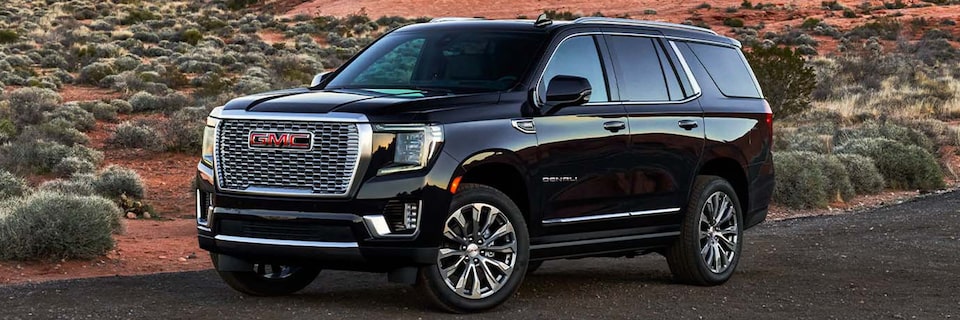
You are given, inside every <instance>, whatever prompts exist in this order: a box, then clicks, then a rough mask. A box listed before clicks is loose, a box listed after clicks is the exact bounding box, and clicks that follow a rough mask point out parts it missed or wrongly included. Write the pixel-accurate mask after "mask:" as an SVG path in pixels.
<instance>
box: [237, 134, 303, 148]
mask: <svg viewBox="0 0 960 320" xmlns="http://www.w3.org/2000/svg"><path fill="white" fill-rule="evenodd" d="M249 146H250V147H251V148H263V149H294V150H310V149H311V148H313V134H312V133H309V132H257V131H253V132H250V140H249Z"/></svg>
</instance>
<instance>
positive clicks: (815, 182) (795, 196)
mask: <svg viewBox="0 0 960 320" xmlns="http://www.w3.org/2000/svg"><path fill="white" fill-rule="evenodd" d="M817 159H818V157H817V154H816V153H813V152H805V151H786V152H774V154H773V161H774V163H775V165H776V167H777V175H776V180H777V181H776V185H775V186H774V188H773V201H774V202H776V203H778V204H781V205H784V206H787V207H789V208H797V209H804V208H822V207H825V206H827V204H828V203H829V200H830V199H829V195H828V193H827V191H826V190H827V186H828V183H829V182H828V181H827V176H826V175H825V174H824V172H823V169H822V166H821V165H820V164H819V163H818V162H817Z"/></svg>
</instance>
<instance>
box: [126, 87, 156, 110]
mask: <svg viewBox="0 0 960 320" xmlns="http://www.w3.org/2000/svg"><path fill="white" fill-rule="evenodd" d="M161 100H162V99H160V98H159V97H157V96H155V95H153V94H150V93H149V92H143V91H141V92H137V93H134V94H133V96H130V99H129V100H128V102H129V103H130V107H131V112H147V111H156V110H159V109H160V106H161V105H162V103H163V102H162V101H161Z"/></svg>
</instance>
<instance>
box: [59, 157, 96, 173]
mask: <svg viewBox="0 0 960 320" xmlns="http://www.w3.org/2000/svg"><path fill="white" fill-rule="evenodd" d="M96 169H97V168H96V166H95V165H94V164H93V163H91V162H90V161H87V160H84V159H80V158H79V157H66V158H63V160H60V163H58V164H57V165H56V166H54V167H53V173H55V174H57V175H58V176H61V177H69V176H72V175H75V174H78V173H79V174H82V173H92V172H93V171H94V170H96Z"/></svg>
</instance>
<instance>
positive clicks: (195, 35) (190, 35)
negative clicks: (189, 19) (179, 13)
mask: <svg viewBox="0 0 960 320" xmlns="http://www.w3.org/2000/svg"><path fill="white" fill-rule="evenodd" d="M181 37H183V41H184V42H186V43H189V44H191V45H194V46H195V45H197V43H198V42H200V39H203V33H202V32H200V30H197V29H187V30H185V31H183V34H181Z"/></svg>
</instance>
